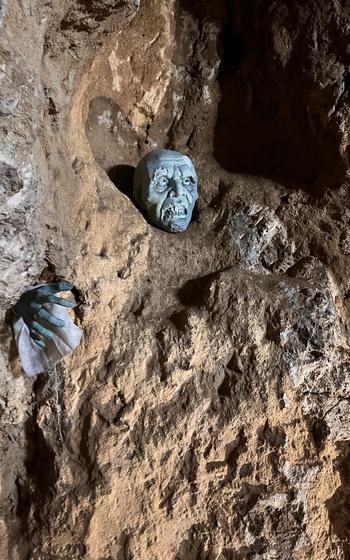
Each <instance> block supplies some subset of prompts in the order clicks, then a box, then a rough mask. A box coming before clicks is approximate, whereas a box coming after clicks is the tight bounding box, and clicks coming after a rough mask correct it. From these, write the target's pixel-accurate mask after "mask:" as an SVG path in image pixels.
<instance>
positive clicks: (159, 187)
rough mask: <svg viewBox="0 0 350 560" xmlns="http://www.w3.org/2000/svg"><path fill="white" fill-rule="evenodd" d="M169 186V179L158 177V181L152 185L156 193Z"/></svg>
mask: <svg viewBox="0 0 350 560" xmlns="http://www.w3.org/2000/svg"><path fill="white" fill-rule="evenodd" d="M168 185H169V179H168V178H167V177H160V178H159V179H158V181H156V183H155V184H154V188H155V190H156V191H158V192H163V191H165V189H166V188H167V187H168Z"/></svg>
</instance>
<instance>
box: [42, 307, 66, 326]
mask: <svg viewBox="0 0 350 560" xmlns="http://www.w3.org/2000/svg"><path fill="white" fill-rule="evenodd" d="M36 316H37V317H40V319H44V320H45V321H47V322H48V323H50V324H51V325H55V327H64V321H63V320H62V319H59V318H58V317H56V316H55V315H53V314H52V313H49V311H46V309H44V308H43V307H42V308H41V309H40V311H39V312H38V313H37V315H36Z"/></svg>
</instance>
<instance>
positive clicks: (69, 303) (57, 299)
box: [45, 295, 75, 309]
mask: <svg viewBox="0 0 350 560" xmlns="http://www.w3.org/2000/svg"><path fill="white" fill-rule="evenodd" d="M45 303H56V304H57V305H62V306H63V307H69V308H70V309H72V308H73V307H75V303H73V302H72V301H69V300H68V299H64V298H60V297H58V296H53V295H49V296H47V297H46V300H45Z"/></svg>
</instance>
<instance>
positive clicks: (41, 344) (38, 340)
mask: <svg viewBox="0 0 350 560" xmlns="http://www.w3.org/2000/svg"><path fill="white" fill-rule="evenodd" d="M30 336H31V338H32V339H33V341H34V342H35V344H36V345H37V346H39V347H40V348H45V343H44V341H43V340H41V337H40V335H39V334H38V333H37V332H35V331H30Z"/></svg>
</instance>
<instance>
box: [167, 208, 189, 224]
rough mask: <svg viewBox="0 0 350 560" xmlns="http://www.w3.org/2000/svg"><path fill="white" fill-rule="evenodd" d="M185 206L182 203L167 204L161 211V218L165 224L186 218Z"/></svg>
mask: <svg viewBox="0 0 350 560" xmlns="http://www.w3.org/2000/svg"><path fill="white" fill-rule="evenodd" d="M186 218H187V208H186V206H184V205H183V204H176V205H173V204H169V205H167V206H166V207H165V208H164V209H163V212H162V219H163V222H164V223H165V224H169V223H170V222H172V221H173V220H186Z"/></svg>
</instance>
